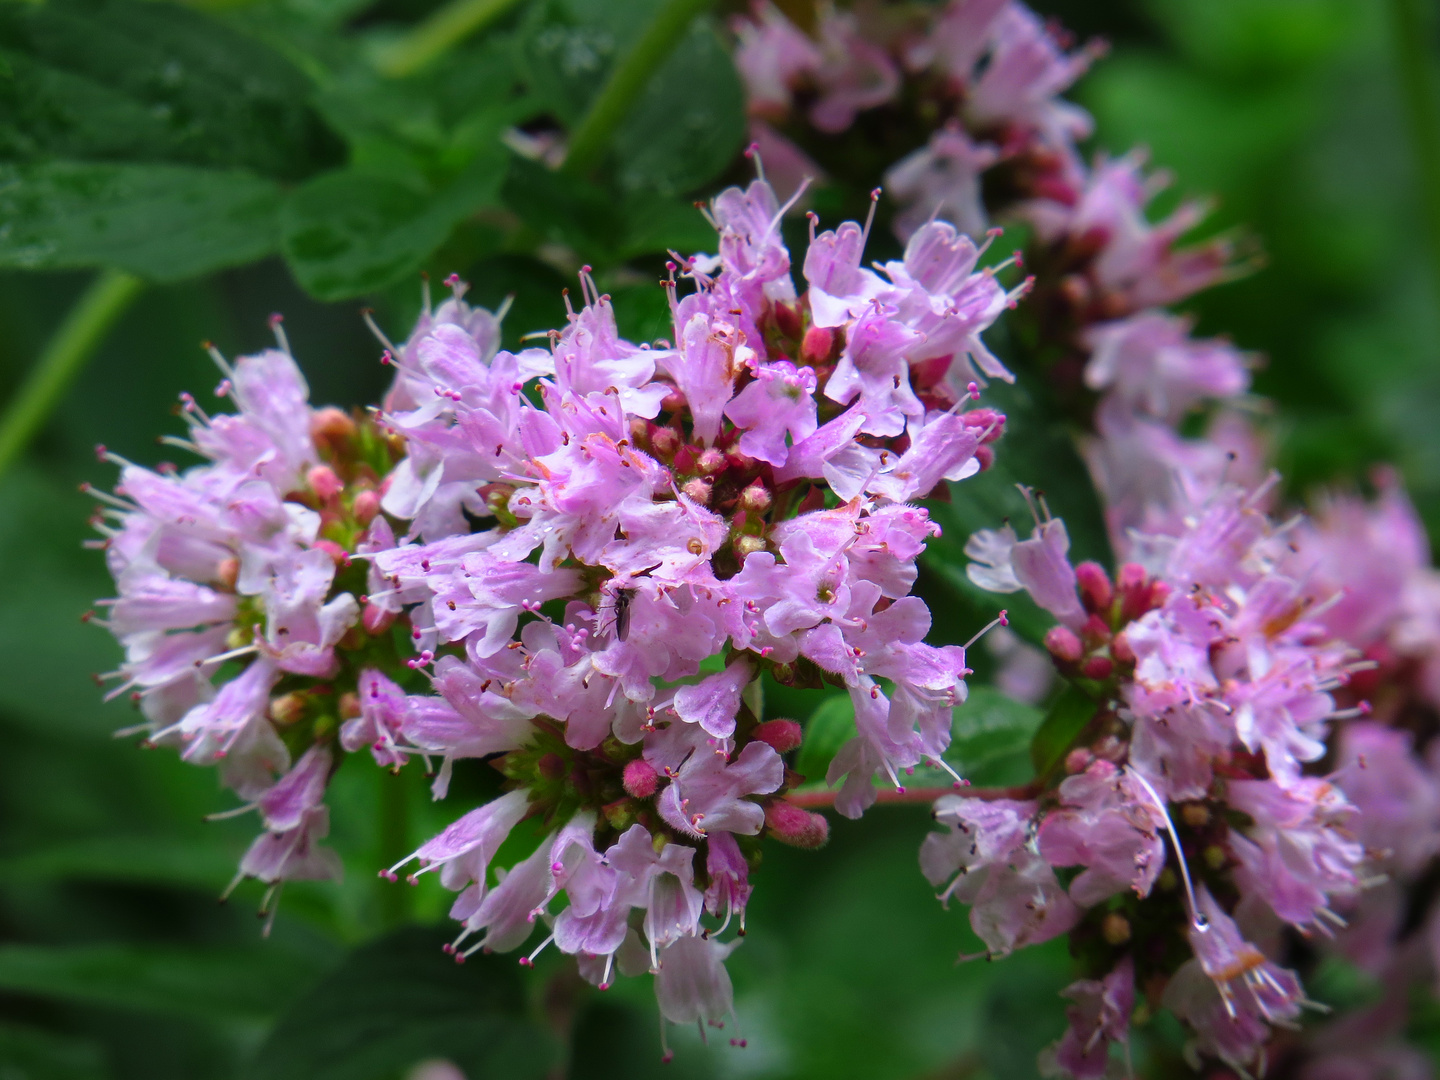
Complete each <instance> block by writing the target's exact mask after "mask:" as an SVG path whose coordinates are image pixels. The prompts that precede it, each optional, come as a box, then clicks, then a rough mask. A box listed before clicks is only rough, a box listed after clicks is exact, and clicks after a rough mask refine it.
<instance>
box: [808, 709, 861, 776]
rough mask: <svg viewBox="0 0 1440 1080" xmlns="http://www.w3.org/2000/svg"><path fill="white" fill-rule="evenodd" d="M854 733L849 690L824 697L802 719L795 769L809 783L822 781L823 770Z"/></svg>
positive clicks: (853, 715) (853, 714) (853, 716)
mask: <svg viewBox="0 0 1440 1080" xmlns="http://www.w3.org/2000/svg"><path fill="white" fill-rule="evenodd" d="M854 735H855V706H854V705H852V704H851V703H850V695H849V694H836V695H834V696H833V697H830V698H827V699H826V700H825V701H824V702H822V703H821V704H820V706H819V707H818V708H816V710H815V711H814V712H813V713H811V714H810V719H809V720H807V721H806V722H805V737H804V740H803V741H802V742H801V743H800V750H799V752H798V753H797V755H796V758H795V770H796V772H799V773H802V774H803V775H804V776H805V778H806V779H807V780H809V781H810V782H811V783H824V782H825V770H826V769H828V768H829V767H830V759H831V758H833V757H834V756H835V755H836V753H837V752H838V751H839V750H840V747H842V746H844V745H845V743H846V742H847V741H849V740H850V739H851V738H853V737H854Z"/></svg>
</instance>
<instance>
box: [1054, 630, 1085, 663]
mask: <svg viewBox="0 0 1440 1080" xmlns="http://www.w3.org/2000/svg"><path fill="white" fill-rule="evenodd" d="M1045 648H1047V649H1049V650H1050V655H1051V656H1053V657H1054V658H1055V659H1056V660H1059V661H1060V662H1061V663H1064V664H1073V663H1075V662H1076V661H1078V660H1079V659H1080V657H1082V656H1083V655H1085V646H1084V645H1082V644H1080V639H1079V637H1077V636H1076V634H1075V631H1074V630H1071V629H1070V628H1069V627H1068V626H1052V627H1051V628H1050V629H1049V630H1047V631H1045Z"/></svg>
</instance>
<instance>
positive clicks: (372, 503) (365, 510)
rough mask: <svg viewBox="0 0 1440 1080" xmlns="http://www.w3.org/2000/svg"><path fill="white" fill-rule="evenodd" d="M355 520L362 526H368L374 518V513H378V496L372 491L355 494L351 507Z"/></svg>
mask: <svg viewBox="0 0 1440 1080" xmlns="http://www.w3.org/2000/svg"><path fill="white" fill-rule="evenodd" d="M352 510H353V512H354V514H355V520H356V521H358V522H359V523H360V524H361V525H362V526H364V527H366V528H369V526H370V523H371V522H372V521H374V520H375V515H376V514H378V513H380V496H379V494H378V493H376V492H374V491H362V492H360V494H359V495H356V496H355V504H354V506H353V507H352Z"/></svg>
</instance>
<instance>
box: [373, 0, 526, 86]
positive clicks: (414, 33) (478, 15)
mask: <svg viewBox="0 0 1440 1080" xmlns="http://www.w3.org/2000/svg"><path fill="white" fill-rule="evenodd" d="M523 2H524V0H451V2H450V3H448V4H446V5H444V6H443V7H440V8H438V9H436V10H435V11H433V12H432V13H431V14H430V15H429V17H428V18H426V19H424V20H422V21H421V22H419V23H417V24H416V25H415V26H414V27H413V28H412V29H411V30H410V31H409V33H407V34H405V35H404V36H403V37H401V38H398V39H397V40H395V41H392V42H390V43H388V44H387V45H385V46H384V47H383V48H381V49H379V50H378V51H377V52H376V54H375V58H374V61H375V67H376V69H377V70H378V71H379V72H380V73H381V74H382V75H388V76H390V77H391V78H392V79H403V78H404V77H405V76H407V75H413V74H415V72H417V71H419V70H421V69H422V68H424V67H426V66H428V65H429V64H431V63H433V62H434V61H435V60H438V59H439V58H440V57H442V56H444V55H445V54H446V53H447V52H449V51H450V50H451V49H453V48H454V47H455V46H456V45H459V44H460V43H461V42H462V41H464V40H465V39H466V38H468V37H469V36H470V35H472V34H475V33H477V32H479V31H480V30H483V29H484V28H485V27H487V26H489V25H490V24H491V23H493V22H495V21H496V20H497V19H500V18H502V17H504V16H505V15H507V14H509V13H510V12H511V11H512V10H513V9H514V8H516V7H517V6H518V5H520V4H521V3H523Z"/></svg>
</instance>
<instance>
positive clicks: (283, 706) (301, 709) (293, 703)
mask: <svg viewBox="0 0 1440 1080" xmlns="http://www.w3.org/2000/svg"><path fill="white" fill-rule="evenodd" d="M304 716H305V695H304V694H301V693H296V692H293V691H292V692H291V693H288V694H281V695H280V696H279V697H275V698H271V699H270V719H271V720H273V721H275V723H277V724H279V725H280V726H281V727H289V726H290V725H291V724H294V723H298V722H299V721H300V720H302V719H303V718H304Z"/></svg>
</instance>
